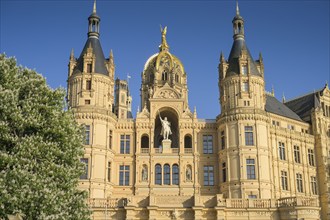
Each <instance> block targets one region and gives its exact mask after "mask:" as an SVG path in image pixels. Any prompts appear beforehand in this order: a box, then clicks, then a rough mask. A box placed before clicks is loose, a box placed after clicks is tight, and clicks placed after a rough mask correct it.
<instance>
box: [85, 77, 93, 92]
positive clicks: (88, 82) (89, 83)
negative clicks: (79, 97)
mask: <svg viewBox="0 0 330 220" xmlns="http://www.w3.org/2000/svg"><path fill="white" fill-rule="evenodd" d="M91 89H92V80H90V79H89V80H86V90H91Z"/></svg>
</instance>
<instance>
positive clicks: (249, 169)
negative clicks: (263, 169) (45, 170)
mask: <svg viewBox="0 0 330 220" xmlns="http://www.w3.org/2000/svg"><path fill="white" fill-rule="evenodd" d="M246 178H247V179H249V180H254V179H256V169H255V161H254V159H246Z"/></svg>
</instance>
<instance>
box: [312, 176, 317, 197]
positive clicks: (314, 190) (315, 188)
mask: <svg viewBox="0 0 330 220" xmlns="http://www.w3.org/2000/svg"><path fill="white" fill-rule="evenodd" d="M311 187H312V193H313V195H317V185H316V177H315V176H311Z"/></svg>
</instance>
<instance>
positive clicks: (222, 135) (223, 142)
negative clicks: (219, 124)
mask: <svg viewBox="0 0 330 220" xmlns="http://www.w3.org/2000/svg"><path fill="white" fill-rule="evenodd" d="M225 148H226V139H225V132H224V131H221V149H222V150H223V149H225Z"/></svg>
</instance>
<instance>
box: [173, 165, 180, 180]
mask: <svg viewBox="0 0 330 220" xmlns="http://www.w3.org/2000/svg"><path fill="white" fill-rule="evenodd" d="M179 175H180V170H179V165H178V164H173V165H172V185H179V181H180V176H179Z"/></svg>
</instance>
